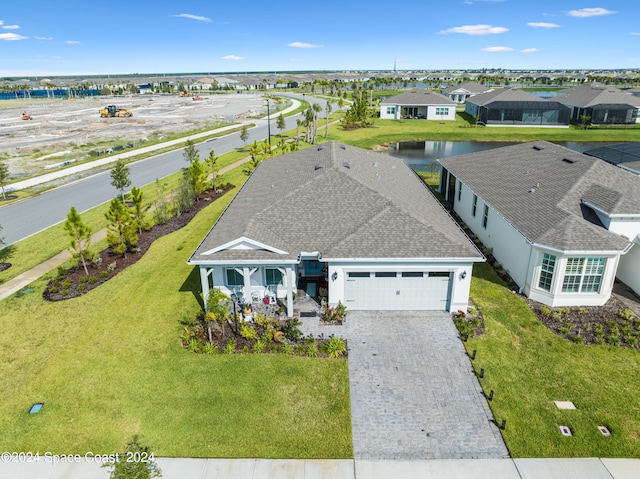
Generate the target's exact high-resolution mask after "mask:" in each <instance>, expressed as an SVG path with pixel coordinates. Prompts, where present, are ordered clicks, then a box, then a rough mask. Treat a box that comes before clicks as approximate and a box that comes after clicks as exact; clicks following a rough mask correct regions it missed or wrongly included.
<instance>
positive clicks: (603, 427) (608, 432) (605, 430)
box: [598, 426, 611, 437]
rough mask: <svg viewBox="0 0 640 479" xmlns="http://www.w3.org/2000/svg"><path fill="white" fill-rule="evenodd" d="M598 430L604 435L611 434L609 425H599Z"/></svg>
mask: <svg viewBox="0 0 640 479" xmlns="http://www.w3.org/2000/svg"><path fill="white" fill-rule="evenodd" d="M598 430H599V431H600V432H601V433H602V435H603V436H607V437H608V436H611V431H609V428H608V427H607V426H598Z"/></svg>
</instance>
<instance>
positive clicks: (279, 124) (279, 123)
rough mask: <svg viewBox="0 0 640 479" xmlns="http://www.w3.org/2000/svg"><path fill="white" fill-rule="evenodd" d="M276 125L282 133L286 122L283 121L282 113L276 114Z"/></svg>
mask: <svg viewBox="0 0 640 479" xmlns="http://www.w3.org/2000/svg"><path fill="white" fill-rule="evenodd" d="M276 126H277V127H278V130H280V134H281V135H282V131H283V130H284V129H285V128H286V127H287V123H286V122H285V121H284V116H282V113H280V115H278V119H277V120H276Z"/></svg>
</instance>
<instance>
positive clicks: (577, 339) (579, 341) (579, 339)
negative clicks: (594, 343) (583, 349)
mask: <svg viewBox="0 0 640 479" xmlns="http://www.w3.org/2000/svg"><path fill="white" fill-rule="evenodd" d="M573 342H574V343H576V344H583V343H584V338H583V337H582V336H580V335H579V334H576V335H575V336H574V337H573Z"/></svg>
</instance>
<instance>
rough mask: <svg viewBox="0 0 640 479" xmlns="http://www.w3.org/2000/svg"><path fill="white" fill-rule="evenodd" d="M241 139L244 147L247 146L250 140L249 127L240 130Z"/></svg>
mask: <svg viewBox="0 0 640 479" xmlns="http://www.w3.org/2000/svg"><path fill="white" fill-rule="evenodd" d="M240 139H241V140H242V146H243V147H245V146H247V140H249V128H248V127H247V125H242V129H241V130H240Z"/></svg>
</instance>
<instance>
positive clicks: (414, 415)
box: [320, 311, 508, 459]
mask: <svg viewBox="0 0 640 479" xmlns="http://www.w3.org/2000/svg"><path fill="white" fill-rule="evenodd" d="M320 328H323V327H322V326H320ZM339 328H344V329H343V331H340V329H339ZM331 329H332V331H331V332H329V331H327V333H335V334H337V335H340V336H342V337H346V338H347V339H348V345H349V382H350V386H351V423H352V428H353V453H354V457H355V459H473V458H504V457H508V452H507V449H506V447H505V445H504V442H503V440H502V437H501V435H500V431H499V430H498V428H497V426H495V425H494V424H493V423H492V422H491V420H492V419H493V416H492V414H491V411H490V409H489V406H488V404H487V400H486V399H485V397H484V395H483V393H482V390H481V388H480V385H479V384H478V380H477V378H476V377H475V375H474V374H473V372H472V366H471V362H470V360H469V358H468V356H467V355H466V353H465V350H464V347H463V346H462V343H461V342H460V339H459V338H458V334H457V331H456V328H455V326H454V324H453V321H452V320H451V315H450V314H448V313H444V312H388V311H377V312H356V311H350V312H349V314H348V316H347V322H346V325H344V326H339V327H335V328H333V327H332V328H331Z"/></svg>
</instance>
